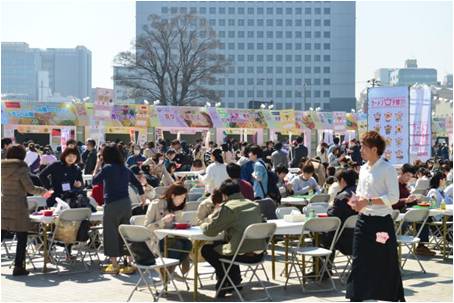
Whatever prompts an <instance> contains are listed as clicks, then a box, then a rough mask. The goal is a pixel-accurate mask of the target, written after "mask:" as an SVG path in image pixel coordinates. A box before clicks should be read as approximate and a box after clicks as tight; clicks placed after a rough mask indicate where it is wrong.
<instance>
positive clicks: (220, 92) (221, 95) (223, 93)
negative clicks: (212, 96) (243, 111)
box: [218, 90, 225, 98]
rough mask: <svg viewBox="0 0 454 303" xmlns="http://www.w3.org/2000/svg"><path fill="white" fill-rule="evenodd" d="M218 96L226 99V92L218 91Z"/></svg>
mask: <svg viewBox="0 0 454 303" xmlns="http://www.w3.org/2000/svg"><path fill="white" fill-rule="evenodd" d="M218 96H220V97H221V98H224V97H225V91H223V90H218Z"/></svg>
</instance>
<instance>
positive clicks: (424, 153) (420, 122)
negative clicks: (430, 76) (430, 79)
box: [410, 85, 432, 162]
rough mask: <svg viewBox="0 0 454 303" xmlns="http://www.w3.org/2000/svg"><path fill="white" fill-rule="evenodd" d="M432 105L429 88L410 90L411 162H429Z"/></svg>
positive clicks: (416, 87)
mask: <svg viewBox="0 0 454 303" xmlns="http://www.w3.org/2000/svg"><path fill="white" fill-rule="evenodd" d="M431 107H432V103H431V90H430V87H428V86H426V85H425V86H414V87H412V88H410V161H411V162H413V161H415V160H417V159H419V160H421V161H424V162H425V161H427V160H428V159H430V156H431V144H432V129H431V124H432V123H431V120H432V110H431Z"/></svg>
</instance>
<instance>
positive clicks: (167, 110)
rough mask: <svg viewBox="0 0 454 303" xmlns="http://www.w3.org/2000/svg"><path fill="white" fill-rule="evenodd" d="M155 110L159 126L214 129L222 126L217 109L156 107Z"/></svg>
mask: <svg viewBox="0 0 454 303" xmlns="http://www.w3.org/2000/svg"><path fill="white" fill-rule="evenodd" d="M154 110H155V111H156V117H157V120H158V121H159V126H164V127H203V128H213V127H219V125H220V124H221V121H220V119H219V118H218V117H217V113H216V111H215V108H203V107H191V106H156V107H155V108H154Z"/></svg>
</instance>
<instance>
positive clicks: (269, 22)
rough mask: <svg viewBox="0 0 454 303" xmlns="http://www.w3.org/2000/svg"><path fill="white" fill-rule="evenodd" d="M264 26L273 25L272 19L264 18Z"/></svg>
mask: <svg viewBox="0 0 454 303" xmlns="http://www.w3.org/2000/svg"><path fill="white" fill-rule="evenodd" d="M266 26H274V21H273V19H268V20H266Z"/></svg>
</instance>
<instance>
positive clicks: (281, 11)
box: [276, 7, 284, 15]
mask: <svg viewBox="0 0 454 303" xmlns="http://www.w3.org/2000/svg"><path fill="white" fill-rule="evenodd" d="M283 13H284V10H283V9H282V7H278V8H276V15H282V14H283Z"/></svg>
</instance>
